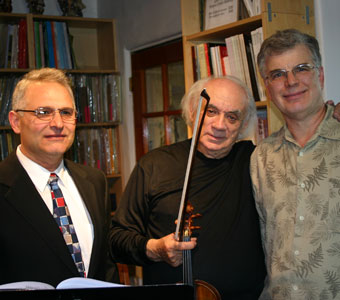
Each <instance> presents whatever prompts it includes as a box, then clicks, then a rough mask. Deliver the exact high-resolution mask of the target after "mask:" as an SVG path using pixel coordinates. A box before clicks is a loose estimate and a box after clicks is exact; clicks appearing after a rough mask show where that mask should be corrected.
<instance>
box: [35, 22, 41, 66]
mask: <svg viewBox="0 0 340 300" xmlns="http://www.w3.org/2000/svg"><path fill="white" fill-rule="evenodd" d="M34 48H35V67H36V68H38V69H40V68H41V67H42V64H41V49H40V31H39V22H37V21H35V22H34Z"/></svg>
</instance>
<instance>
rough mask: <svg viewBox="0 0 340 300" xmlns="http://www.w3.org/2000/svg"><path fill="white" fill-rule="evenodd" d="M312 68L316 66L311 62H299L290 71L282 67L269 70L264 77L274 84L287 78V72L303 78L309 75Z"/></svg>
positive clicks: (299, 78)
mask: <svg viewBox="0 0 340 300" xmlns="http://www.w3.org/2000/svg"><path fill="white" fill-rule="evenodd" d="M314 69H317V67H316V66H313V65H311V64H299V65H297V66H295V67H294V68H293V69H292V70H291V71H287V70H284V69H282V70H280V69H277V70H273V71H270V72H269V75H268V76H267V77H266V79H268V80H269V81H270V82H271V83H275V84H277V83H283V82H284V81H285V80H287V78H288V72H292V73H293V75H294V77H295V78H296V79H297V80H303V79H306V78H307V77H308V76H310V74H311V72H312V70H314Z"/></svg>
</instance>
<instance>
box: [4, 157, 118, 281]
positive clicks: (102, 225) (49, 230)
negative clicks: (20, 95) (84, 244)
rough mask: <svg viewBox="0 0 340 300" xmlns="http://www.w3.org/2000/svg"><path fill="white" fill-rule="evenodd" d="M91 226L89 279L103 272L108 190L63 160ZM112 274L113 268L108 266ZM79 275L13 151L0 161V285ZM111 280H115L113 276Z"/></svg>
mask: <svg viewBox="0 0 340 300" xmlns="http://www.w3.org/2000/svg"><path fill="white" fill-rule="evenodd" d="M65 166H66V167H67V169H68V170H69V172H70V174H71V176H72V178H73V180H74V182H75V184H76V186H77V188H78V190H79V192H80V195H81V196H82V198H83V201H84V203H85V205H86V207H87V210H88V211H89V214H90V216H91V220H92V222H93V226H94V242H93V248H92V255H91V260H90V267H89V273H88V274H87V275H88V277H90V278H96V279H100V280H112V279H111V278H108V277H106V273H107V271H108V270H107V267H108V262H107V257H108V255H107V244H108V243H107V230H108V222H109V213H110V207H109V204H108V203H109V201H108V192H107V191H108V190H107V184H106V180H105V175H104V174H103V172H101V171H99V170H97V169H94V168H90V167H86V166H83V165H80V164H76V163H74V162H71V161H69V160H65ZM110 267H111V271H110V273H111V274H115V275H116V276H117V272H115V271H112V268H115V265H113V264H111V265H110ZM76 276H79V273H78V272H77V269H76V267H75V264H74V262H73V260H72V257H71V255H70V253H69V250H68V249H67V247H66V244H65V242H64V239H63V236H62V234H61V233H60V230H59V228H58V226H57V224H56V222H55V220H54V219H53V216H52V215H51V213H50V211H49V210H48V208H47V207H46V205H45V203H44V201H43V199H42V198H41V196H40V195H39V192H38V191H37V190H36V188H35V186H34V184H33V183H32V181H31V179H30V178H29V176H28V174H27V173H26V171H25V169H24V168H23V167H22V166H21V164H20V162H19V160H18V158H17V156H16V154H15V151H14V152H13V153H12V154H11V155H9V157H7V158H6V159H5V160H4V161H3V162H1V163H0V284H1V283H7V282H15V281H25V280H29V281H42V282H46V283H49V284H52V285H54V286H56V285H57V284H58V283H59V282H60V281H62V280H64V279H67V278H70V277H76ZM113 281H117V277H115V279H114V280H113Z"/></svg>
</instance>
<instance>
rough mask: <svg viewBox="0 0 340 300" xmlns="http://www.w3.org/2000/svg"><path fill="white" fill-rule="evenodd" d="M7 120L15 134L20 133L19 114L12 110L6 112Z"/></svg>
mask: <svg viewBox="0 0 340 300" xmlns="http://www.w3.org/2000/svg"><path fill="white" fill-rule="evenodd" d="M8 120H9V123H10V124H11V127H12V129H13V131H14V132H15V133H16V134H20V116H19V113H17V112H15V111H14V110H11V111H10V112H9V114H8Z"/></svg>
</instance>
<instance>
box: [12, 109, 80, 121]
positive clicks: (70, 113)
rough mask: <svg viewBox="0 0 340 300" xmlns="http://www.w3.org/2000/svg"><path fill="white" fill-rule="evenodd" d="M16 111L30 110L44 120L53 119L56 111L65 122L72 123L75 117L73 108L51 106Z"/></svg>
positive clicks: (24, 110) (17, 110)
mask: <svg viewBox="0 0 340 300" xmlns="http://www.w3.org/2000/svg"><path fill="white" fill-rule="evenodd" d="M15 111H16V112H20V111H22V112H32V113H34V114H35V116H36V117H37V118H38V119H39V120H41V121H44V122H50V121H52V120H53V118H54V115H55V113H56V112H57V111H58V112H59V114H60V117H61V119H62V120H63V121H64V122H66V123H73V122H74V121H75V120H76V119H77V114H78V113H77V111H76V110H74V109H73V108H52V107H39V108H37V109H32V110H31V109H16V110H15Z"/></svg>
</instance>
